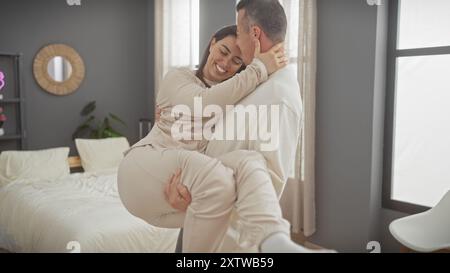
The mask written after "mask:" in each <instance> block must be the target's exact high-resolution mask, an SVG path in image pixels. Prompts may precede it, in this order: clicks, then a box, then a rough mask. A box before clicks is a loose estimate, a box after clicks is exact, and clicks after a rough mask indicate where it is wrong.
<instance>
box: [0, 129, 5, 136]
mask: <svg viewBox="0 0 450 273" xmlns="http://www.w3.org/2000/svg"><path fill="white" fill-rule="evenodd" d="M4 135H5V130H3V128H0V136H4Z"/></svg>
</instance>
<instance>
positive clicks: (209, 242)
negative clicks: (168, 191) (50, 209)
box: [117, 145, 290, 252]
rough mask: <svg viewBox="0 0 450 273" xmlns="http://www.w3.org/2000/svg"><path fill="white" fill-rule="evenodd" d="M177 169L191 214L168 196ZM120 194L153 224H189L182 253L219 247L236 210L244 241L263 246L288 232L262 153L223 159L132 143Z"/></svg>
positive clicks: (130, 208)
mask: <svg viewBox="0 0 450 273" xmlns="http://www.w3.org/2000/svg"><path fill="white" fill-rule="evenodd" d="M177 169H181V181H182V183H183V184H184V185H185V186H186V187H187V188H188V189H189V191H190V193H191V196H192V203H191V204H190V206H189V207H188V209H187V211H186V213H181V212H179V211H177V210H175V209H173V208H172V207H171V206H170V205H169V204H168V203H167V201H166V200H165V198H164V186H165V183H167V181H168V180H169V178H170V176H171V175H173V174H174V173H175V172H176V170H177ZM117 179H118V188H119V194H120V198H121V200H122V202H123V204H124V205H125V207H126V208H127V209H128V211H129V212H130V213H131V214H133V215H134V216H136V217H139V218H141V219H143V220H145V221H146V222H148V223H149V224H151V225H154V226H157V227H164V228H181V227H184V235H183V252H217V251H219V249H220V246H221V243H222V241H223V239H224V236H225V233H226V231H227V228H228V225H229V221H230V215H231V212H232V210H233V208H235V209H236V211H237V213H238V215H239V219H240V222H241V225H240V228H239V229H240V230H238V232H239V233H240V241H245V242H246V244H250V245H259V244H260V243H261V241H262V240H263V239H264V238H266V237H267V236H268V235H270V234H272V233H275V232H284V233H286V234H288V235H289V227H290V226H289V222H287V221H286V220H285V219H283V218H282V213H281V208H280V205H279V200H278V197H277V195H276V193H275V190H274V188H273V185H272V182H271V179H270V175H269V174H268V172H267V166H266V161H265V159H264V158H263V156H262V155H261V154H260V153H258V152H254V151H244V150H239V151H234V152H231V153H228V154H225V155H223V156H221V157H220V158H218V159H215V158H211V157H208V156H206V155H204V154H201V153H199V152H195V151H186V150H182V149H161V148H153V147H152V146H150V145H147V146H142V147H136V148H133V149H132V150H131V151H129V153H128V154H127V155H126V156H125V158H124V159H123V161H122V162H121V164H120V167H119V172H118V178H117Z"/></svg>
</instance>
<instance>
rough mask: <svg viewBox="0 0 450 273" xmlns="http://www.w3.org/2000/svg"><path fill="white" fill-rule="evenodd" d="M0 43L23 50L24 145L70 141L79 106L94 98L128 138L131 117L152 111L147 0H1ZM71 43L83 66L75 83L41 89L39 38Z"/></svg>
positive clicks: (133, 137)
mask: <svg viewBox="0 0 450 273" xmlns="http://www.w3.org/2000/svg"><path fill="white" fill-rule="evenodd" d="M1 2H2V3H1V8H0V51H7V52H21V53H23V56H24V59H23V79H24V91H25V93H26V98H27V101H26V116H25V117H26V121H27V127H28V128H27V129H28V130H27V132H28V139H27V140H28V148H29V149H43V148H50V147H55V146H70V147H71V153H72V154H74V153H75V152H76V151H75V149H74V145H73V142H72V140H71V134H72V132H73V131H74V130H75V128H76V126H77V125H79V124H80V123H81V122H82V119H81V117H80V115H79V112H80V110H81V108H82V107H83V106H84V105H85V104H86V103H87V102H89V101H91V100H96V101H97V103H98V109H97V111H96V114H97V115H98V116H104V115H106V114H107V113H109V112H112V113H114V114H116V115H118V116H119V117H121V118H123V119H124V120H125V122H126V123H127V125H128V127H127V128H122V127H120V126H118V127H117V129H120V131H121V132H123V133H124V134H126V136H127V137H128V139H129V141H130V142H131V143H134V142H136V141H137V140H138V139H137V138H138V119H139V118H141V117H149V116H151V115H152V113H153V103H152V101H153V90H152V89H153V88H152V87H153V68H152V61H151V60H152V58H153V39H154V38H153V34H152V33H153V1H147V0H127V1H124V0H95V1H82V6H81V7H76V6H73V7H69V6H68V5H67V4H66V1H63V0H40V1H29V0H2V1H1ZM52 43H64V44H67V45H69V46H71V47H73V48H75V49H76V50H77V51H78V53H79V54H80V55H81V56H82V58H83V60H84V62H85V66H86V78H85V79H84V82H83V84H82V85H81V86H80V88H79V90H77V91H76V92H75V93H73V94H72V95H69V96H63V97H57V96H53V95H51V94H49V93H47V92H45V91H43V90H42V89H41V88H40V87H39V86H38V85H37V83H36V81H35V80H34V77H33V74H32V73H33V71H32V64H33V59H34V57H35V55H36V53H37V52H38V51H39V50H40V49H41V48H42V47H43V46H45V45H48V44H52Z"/></svg>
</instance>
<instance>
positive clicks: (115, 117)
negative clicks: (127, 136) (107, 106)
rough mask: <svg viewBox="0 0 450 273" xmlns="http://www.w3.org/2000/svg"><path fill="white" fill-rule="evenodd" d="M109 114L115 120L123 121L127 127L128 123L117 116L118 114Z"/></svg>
mask: <svg viewBox="0 0 450 273" xmlns="http://www.w3.org/2000/svg"><path fill="white" fill-rule="evenodd" d="M109 116H110V117H111V118H112V119H113V120H115V121H117V122H119V123H121V124H122V125H123V126H125V127H127V124H126V123H125V122H124V121H123V120H122V119H120V118H119V117H118V116H116V115H114V114H111V113H109Z"/></svg>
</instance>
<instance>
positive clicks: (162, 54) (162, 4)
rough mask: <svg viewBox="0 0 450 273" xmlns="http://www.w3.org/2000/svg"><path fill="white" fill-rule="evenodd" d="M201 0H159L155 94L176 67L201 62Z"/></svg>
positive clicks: (157, 2) (156, 7) (190, 65)
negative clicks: (164, 78)
mask: <svg viewBox="0 0 450 273" xmlns="http://www.w3.org/2000/svg"><path fill="white" fill-rule="evenodd" d="M199 1H200V0H155V96H156V94H157V92H158V91H159V86H160V83H161V80H162V79H163V77H164V75H165V74H166V73H167V72H168V71H169V70H170V69H172V68H174V67H188V68H191V69H194V68H195V67H196V66H197V65H198V62H199V39H200V38H199V29H200V28H199V18H200V17H199V12H200V4H199Z"/></svg>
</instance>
